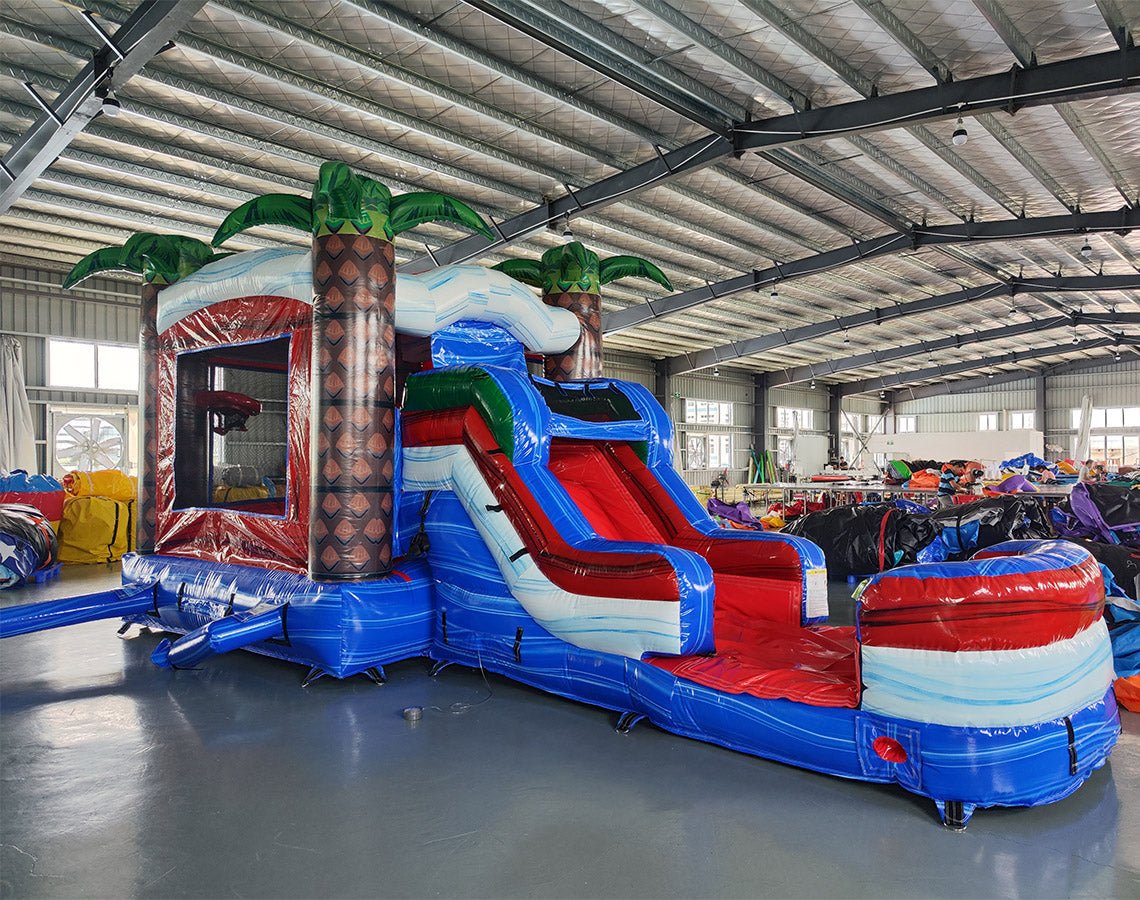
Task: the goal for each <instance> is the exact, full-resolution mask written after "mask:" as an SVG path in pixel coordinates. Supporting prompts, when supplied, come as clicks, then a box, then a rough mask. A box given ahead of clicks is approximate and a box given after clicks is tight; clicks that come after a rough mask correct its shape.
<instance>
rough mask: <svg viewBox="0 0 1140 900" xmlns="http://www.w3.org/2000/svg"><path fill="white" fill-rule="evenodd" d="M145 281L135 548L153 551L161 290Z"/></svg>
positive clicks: (141, 310)
mask: <svg viewBox="0 0 1140 900" xmlns="http://www.w3.org/2000/svg"><path fill="white" fill-rule="evenodd" d="M161 289H162V288H161V286H160V285H156V284H151V283H150V282H148V281H144V282H143V286H142V298H141V304H140V308H139V443H138V447H139V492H138V502H137V503H136V504H135V507H136V508H135V550H136V551H137V552H139V553H154V549H155V544H156V542H157V538H158V535H157V517H158V513H157V509H156V506H157V502H158V501H157V495H156V481H157V479H156V477H155V470H156V468H157V466H158V409H157V406H156V404H157V402H158V400H157V397H158V292H159V291H160V290H161Z"/></svg>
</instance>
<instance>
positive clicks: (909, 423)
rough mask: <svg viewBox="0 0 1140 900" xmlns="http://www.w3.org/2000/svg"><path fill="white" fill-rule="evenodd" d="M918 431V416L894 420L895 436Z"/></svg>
mask: <svg viewBox="0 0 1140 900" xmlns="http://www.w3.org/2000/svg"><path fill="white" fill-rule="evenodd" d="M917 430H918V416H898V417H897V418H896V419H895V434H914V432H916V431H917Z"/></svg>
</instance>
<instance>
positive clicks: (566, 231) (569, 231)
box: [562, 216, 574, 240]
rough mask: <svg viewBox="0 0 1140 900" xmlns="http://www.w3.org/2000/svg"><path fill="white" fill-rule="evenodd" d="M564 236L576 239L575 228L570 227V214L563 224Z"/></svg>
mask: <svg viewBox="0 0 1140 900" xmlns="http://www.w3.org/2000/svg"><path fill="white" fill-rule="evenodd" d="M562 236H563V237H564V238H568V239H570V240H573V239H574V229H572V228H571V227H570V216H567V217H566V223H565V224H564V225H563V226H562Z"/></svg>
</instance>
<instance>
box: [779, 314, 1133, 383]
mask: <svg viewBox="0 0 1140 900" xmlns="http://www.w3.org/2000/svg"><path fill="white" fill-rule="evenodd" d="M1094 324H1099V325H1117V326H1119V325H1140V313H1116V314H1109V313H1086V314H1084V315H1077V314H1075V313H1074V314H1073V315H1071V316H1053V317H1052V318H1049V319H1029V320H1028V321H1025V322H1014V323H1013V324H1011V325H1002V326H1001V327H1000V328H991V329H989V330H987V331H971V332H967V333H966V334H952V335H949V336H947V337H944V338H937V339H935V340H932V341H920V342H919V343H917V344H904V345H903V346H899V347H888V348H887V349H885V350H870V351H868V352H866V353H857V354H855V355H854V356H848V357H844V358H842V359H824V360H819V361H818V362H815V363H809V364H807V365H803V366H795V367H794V368H791V369H784V370H782V371H776V372H770V373H769V375H768V384H769V385H770V386H771V387H779V386H781V385H786V384H796V383H798V382H801V381H811V380H814V379H817V378H829V377H831V376H833V375H839V374H842V373H843V372H850V371H853V370H855V369H864V368H866V367H868V366H875V365H882V364H883V363H888V362H894V361H896V360H900V359H907V358H908V357H911V356H919V355H921V354H923V353H935V352H936V351H938V350H951V349H957V348H959V347H969V346H973V345H974V344H980V343H986V342H988V341H998V340H1003V339H1005V338H1012V337H1019V336H1021V335H1023V334H1033V333H1035V332H1044V331H1049V330H1051V329H1054V328H1066V327H1069V326H1074V327H1075V326H1078V325H1094ZM1059 352H1063V350H1062V351H1059Z"/></svg>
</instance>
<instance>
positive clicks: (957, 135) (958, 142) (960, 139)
mask: <svg viewBox="0 0 1140 900" xmlns="http://www.w3.org/2000/svg"><path fill="white" fill-rule="evenodd" d="M969 139H970V135H969V134H968V133H967V131H966V126H965V125H963V124H962V117H961V116H958V127H957V128H955V129H954V133H953V134H952V135H950V141H951V143H953V144H954V146H955V147H961V146H962V145H963V144H965V143H966V141H968V140H969Z"/></svg>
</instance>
